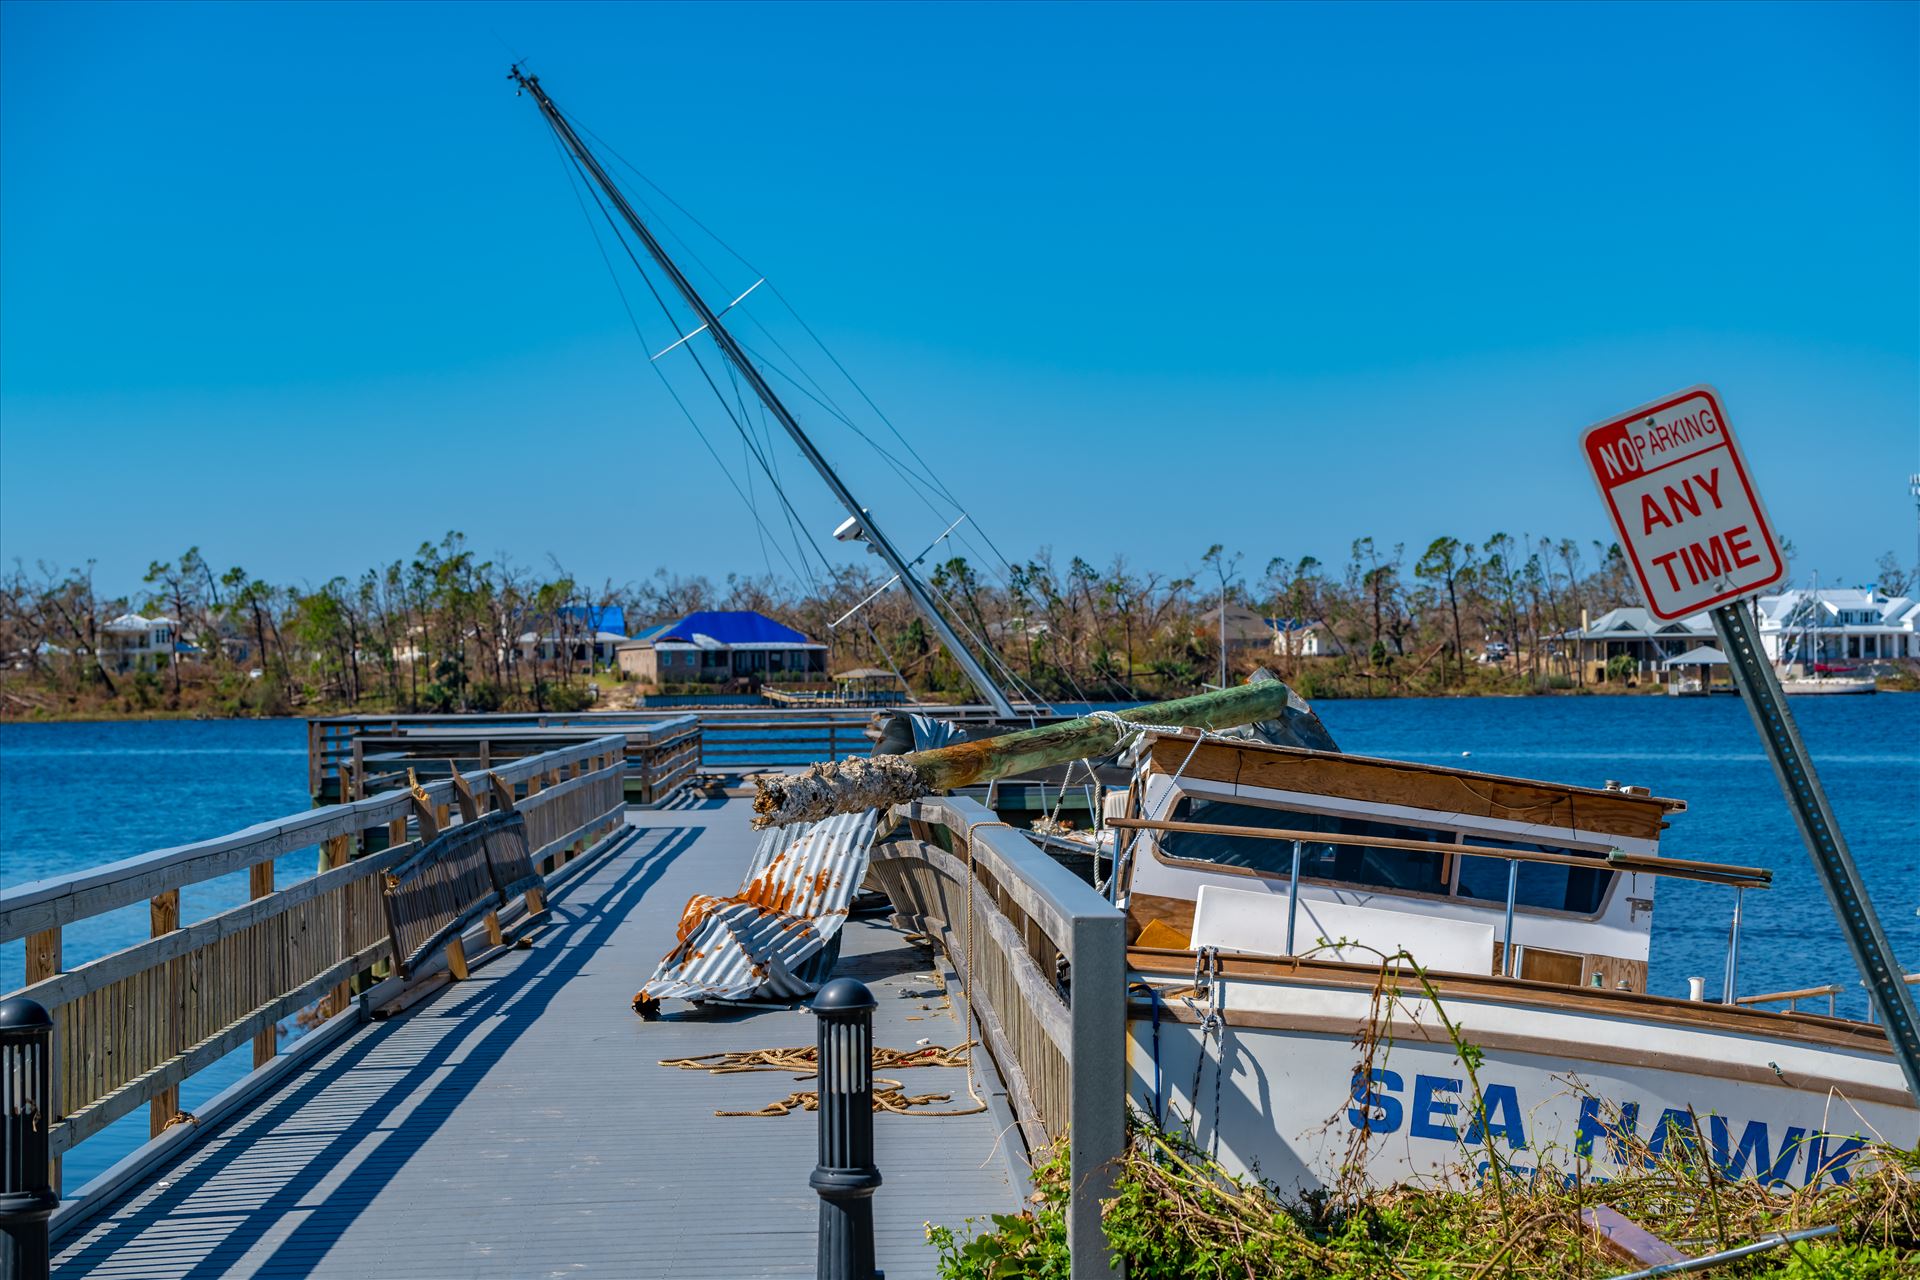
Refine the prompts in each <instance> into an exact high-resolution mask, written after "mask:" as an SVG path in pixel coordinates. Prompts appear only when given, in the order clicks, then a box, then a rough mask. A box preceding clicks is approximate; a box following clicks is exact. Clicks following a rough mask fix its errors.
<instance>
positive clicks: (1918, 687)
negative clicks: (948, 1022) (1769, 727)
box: [0, 678, 1920, 725]
mask: <svg viewBox="0 0 1920 1280" xmlns="http://www.w3.org/2000/svg"><path fill="white" fill-rule="evenodd" d="M1902 693H1920V681H1914V682H1911V683H1910V682H1907V681H1903V680H1900V679H1898V678H1894V679H1885V678H1883V679H1882V680H1881V682H1880V686H1879V689H1878V691H1877V694H1896V695H1897V694H1902ZM1877 694H1876V695H1875V696H1877ZM928 696H937V695H928ZM1162 696H1166V697H1171V696H1177V695H1153V697H1142V698H1141V699H1140V700H1139V701H1140V702H1148V701H1152V700H1154V698H1158V697H1162ZM1301 696H1302V697H1304V698H1306V699H1307V701H1308V702H1309V703H1312V704H1316V705H1317V704H1320V703H1327V702H1399V701H1419V700H1423V699H1426V700H1434V701H1441V700H1444V701H1465V700H1470V699H1482V698H1483V699H1488V700H1525V699H1532V698H1660V697H1667V696H1670V695H1668V694H1667V693H1666V688H1665V686H1664V685H1658V684H1650V685H1644V686H1632V687H1628V688H1620V687H1616V686H1612V685H1588V686H1585V687H1579V688H1572V689H1531V690H1488V689H1477V690H1472V691H1462V692H1449V691H1446V690H1431V689H1423V690H1418V691H1406V692H1389V691H1381V692H1374V693H1356V692H1347V691H1344V690H1337V691H1318V692H1315V693H1314V694H1313V695H1312V696H1308V695H1307V694H1305V693H1304V692H1303V693H1302V694H1301ZM1720 696H1723V697H1724V696H1727V695H1724V694H1723V695H1720ZM1062 701H1066V700H1064V699H1063V700H1062ZM913 705H914V704H911V703H906V704H902V708H903V709H911V707H912V706H913ZM1089 705H1092V706H1105V705H1114V706H1129V705H1138V704H1137V703H1130V702H1129V701H1128V700H1126V699H1124V698H1113V699H1106V700H1098V701H1092V702H1091V703H1090V704H1089ZM648 709H651V710H657V711H661V712H663V713H664V712H667V711H672V710H682V711H698V710H699V707H698V706H690V707H683V708H668V707H660V708H628V707H598V708H589V710H601V711H627V710H648ZM767 709H768V710H769V711H777V710H779V708H776V707H772V706H769V707H768V708H767ZM416 714H422V715H423V714H429V713H426V712H412V711H395V710H393V709H392V708H389V707H359V708H354V707H327V708H315V709H313V710H312V711H309V712H305V713H288V714H284V715H249V714H223V713H218V712H209V711H205V710H201V709H192V710H189V709H186V708H155V709H151V710H147V711H142V712H138V713H128V712H125V711H122V710H118V709H113V710H100V711H66V712H59V713H53V714H45V715H19V714H14V713H11V712H9V713H0V725H15V724H20V725H36V724H145V723H179V722H186V721H237V720H259V721H273V720H300V721H304V720H313V719H327V718H330V717H333V716H347V715H369V716H384V715H416ZM446 714H449V715H458V714H462V713H459V712H449V713H446ZM472 714H475V715H478V714H496V713H481V712H474V713H472ZM507 714H520V715H541V714H545V713H543V712H540V711H534V710H528V711H523V712H510V713H507Z"/></svg>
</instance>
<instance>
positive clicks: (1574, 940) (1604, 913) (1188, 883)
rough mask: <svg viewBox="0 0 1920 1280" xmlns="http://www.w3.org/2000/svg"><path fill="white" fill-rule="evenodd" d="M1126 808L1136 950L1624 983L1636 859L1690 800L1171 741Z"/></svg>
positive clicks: (1638, 888)
mask: <svg viewBox="0 0 1920 1280" xmlns="http://www.w3.org/2000/svg"><path fill="white" fill-rule="evenodd" d="M1129 804H1130V811H1129V815H1128V818H1124V819H1121V820H1120V821H1119V822H1117V823H1116V824H1115V825H1116V826H1119V827H1121V828H1122V829H1123V830H1124V829H1126V828H1127V827H1132V828H1134V830H1135V831H1136V832H1137V835H1136V836H1135V838H1134V839H1133V841H1132V844H1131V854H1130V857H1129V858H1128V871H1129V874H1128V875H1127V876H1126V878H1125V880H1124V884H1123V889H1122V891H1123V894H1124V897H1123V902H1124V905H1125V906H1126V908H1127V912H1128V921H1129V924H1128V934H1129V941H1130V942H1131V943H1133V944H1134V945H1137V946H1143V947H1169V948H1178V949H1198V948H1201V947H1208V946H1212V947H1217V948H1219V949H1220V950H1221V951H1222V952H1224V953H1233V952H1241V953H1246V954H1256V955H1270V956H1285V955H1313V956H1316V957H1318V958H1321V959H1335V960H1354V961H1359V962H1367V961H1372V962H1376V963H1377V961H1378V960H1379V959H1380V958H1381V957H1383V956H1388V955H1392V954H1394V953H1395V952H1398V951H1401V950H1405V951H1407V952H1408V953H1409V954H1411V955H1412V956H1413V957H1414V959H1416V960H1417V961H1419V962H1420V963H1421V964H1423V965H1424V966H1426V967H1428V968H1431V969H1437V970H1444V971H1448V972H1460V973H1474V974H1506V975H1511V976H1515V977H1520V978H1527V979H1534V980H1538V981H1543V982H1551V983H1560V984H1567V985H1580V986H1596V987H1605V988H1607V989H1609V990H1618V991H1633V992H1642V991H1645V989H1646V982H1647V956H1648V948H1649V942H1650V930H1651V920H1652V914H1653V899H1654V879H1655V876H1654V874H1653V873H1652V872H1651V871H1650V870H1649V869H1648V868H1647V864H1648V863H1650V862H1651V861H1653V860H1655V859H1658V858H1659V845H1660V833H1661V831H1662V829H1664V828H1665V826H1666V825H1667V823H1666V819H1667V817H1668V816H1669V815H1670V814H1673V813H1677V812H1680V811H1681V810H1683V809H1684V808H1685V807H1686V806H1685V804H1684V802H1682V801H1679V800H1670V799H1664V798H1661V797H1657V796H1652V795H1648V794H1647V793H1646V792H1645V791H1644V790H1643V789H1639V788H1621V787H1616V786H1609V787H1606V788H1593V787H1573V786H1565V785H1561V784H1557V783H1547V782H1536V781H1532V780H1526V779H1518V778H1506V777H1497V776H1493V775H1490V774H1485V773H1478V772H1474V771H1471V770H1466V769H1456V768H1449V767H1445V766H1440V765H1427V764H1412V763H1407V762H1404V761H1396V760H1379V759H1370V758H1367V757H1364V756H1350V755H1343V754H1339V753H1334V752H1322V751H1309V750H1304V749H1300V748H1293V747H1276V746H1268V745H1265V744H1261V743H1253V742H1247V743H1234V742H1221V741H1218V740H1213V739H1209V740H1206V741H1204V742H1199V743H1196V742H1195V741H1194V740H1193V739H1192V738H1191V737H1175V736H1166V737H1161V738H1158V739H1156V740H1153V741H1152V742H1151V743H1150V745H1149V746H1148V747H1147V748H1146V755H1145V756H1144V758H1143V760H1142V762H1141V769H1140V772H1139V774H1138V777H1137V780H1136V785H1135V790H1134V793H1133V794H1132V795H1131V797H1130V801H1129ZM1691 865H1694V864H1686V863H1675V864H1673V866H1674V868H1675V869H1679V870H1683V871H1684V869H1685V868H1686V867H1688V866H1691ZM1661 870H1662V871H1663V872H1665V871H1667V870H1668V867H1667V865H1666V864H1665V862H1664V861H1663V862H1662V865H1661ZM1703 878H1705V877H1703ZM1509 946H1511V950H1512V959H1511V961H1509V958H1508V955H1507V952H1508V949H1509Z"/></svg>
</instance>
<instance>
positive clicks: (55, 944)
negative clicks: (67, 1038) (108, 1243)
mask: <svg viewBox="0 0 1920 1280" xmlns="http://www.w3.org/2000/svg"><path fill="white" fill-rule="evenodd" d="M59 972H60V926H59V925H55V926H54V927H53V928H51V929H42V930H41V931H40V932H39V933H30V934H28V935H27V975H26V976H27V985H28V986H32V985H33V984H34V983H36V982H44V981H46V980H47V979H48V978H51V977H54V976H56V975H57V974H58V973H59ZM49 1012H51V1013H52V1014H53V1096H52V1097H51V1098H49V1099H47V1103H48V1105H49V1106H50V1107H51V1108H52V1110H53V1114H54V1116H56V1117H58V1116H59V1115H60V1114H61V1108H60V1104H61V1088H60V1079H61V1070H62V1067H63V1065H64V1064H63V1063H62V1062H61V1060H60V1054H61V1049H60V1041H61V1039H62V1036H63V1033H64V1032H65V1031H66V1029H67V1008H66V1006H65V1005H64V1004H63V1005H58V1006H55V1007H54V1008H53V1009H52V1010H50V1011H49ZM47 1182H48V1183H49V1184H50V1185H51V1186H52V1187H53V1191H54V1194H55V1195H58V1194H59V1193H60V1157H59V1156H55V1157H54V1158H53V1161H52V1164H51V1166H50V1167H49V1168H48V1170H47Z"/></svg>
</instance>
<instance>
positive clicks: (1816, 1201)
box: [928, 1125, 1920, 1280]
mask: <svg viewBox="0 0 1920 1280" xmlns="http://www.w3.org/2000/svg"><path fill="white" fill-rule="evenodd" d="M1634 1154H1636V1155H1637V1157H1638V1159H1637V1160H1636V1161H1635V1162H1632V1163H1631V1164H1630V1166H1629V1167H1628V1168H1627V1169H1625V1170H1624V1171H1623V1172H1621V1173H1620V1174H1618V1176H1616V1177H1614V1178H1613V1179H1612V1180H1611V1181H1605V1182H1585V1181H1577V1180H1576V1181H1573V1182H1570V1183H1568V1182H1563V1181H1562V1180H1560V1179H1557V1178H1553V1179H1549V1178H1536V1179H1530V1180H1529V1179H1520V1178H1516V1177H1512V1176H1509V1177H1508V1178H1507V1179H1505V1184H1506V1185H1504V1186H1502V1187H1499V1188H1498V1190H1497V1193H1496V1188H1495V1187H1494V1185H1493V1184H1491V1183H1488V1184H1486V1185H1475V1184H1474V1183H1473V1182H1472V1180H1471V1179H1470V1178H1468V1177H1467V1176H1465V1175H1462V1176H1460V1177H1457V1178H1454V1179H1450V1180H1441V1181H1437V1182H1427V1183H1424V1184H1421V1185H1407V1186H1401V1187H1395V1188H1392V1189H1388V1190H1380V1191H1370V1192H1362V1193H1360V1194H1358V1195H1357V1196H1352V1197H1343V1196H1333V1195H1325V1196H1317V1197H1311V1198H1309V1199H1308V1200H1306V1201H1304V1202H1298V1203H1290V1202H1288V1201H1286V1200H1284V1199H1283V1198H1282V1197H1281V1196H1280V1195H1279V1194H1277V1193H1276V1191H1275V1189H1274V1188H1272V1187H1271V1186H1268V1185H1265V1184H1262V1183H1260V1182H1258V1181H1255V1180H1253V1179H1249V1178H1236V1177H1232V1176H1230V1175H1229V1174H1227V1173H1226V1172H1225V1171H1224V1170H1223V1169H1221V1168H1220V1166H1219V1165H1218V1164H1216V1163H1214V1162H1213V1161H1211V1160H1209V1159H1208V1158H1207V1157H1206V1156H1205V1155H1204V1154H1203V1153H1201V1152H1200V1151H1198V1150H1196V1149H1195V1148H1193V1147H1192V1146H1191V1145H1190V1144H1188V1143H1187V1142H1185V1141H1184V1140H1183V1139H1182V1138H1181V1137H1179V1136H1177V1135H1174V1134H1169V1133H1166V1132H1163V1131H1160V1130H1157V1129H1153V1128H1150V1127H1147V1126H1145V1125H1140V1126H1137V1127H1136V1128H1135V1129H1134V1131H1133V1134H1132V1139H1131V1141H1130V1143H1129V1146H1128V1150H1127V1153H1126V1156H1125V1157H1124V1159H1123V1162H1122V1168H1121V1170H1120V1177H1119V1180H1118V1185H1117V1187H1116V1191H1115V1195H1114V1197H1113V1198H1112V1199H1111V1200H1110V1201H1108V1202H1107V1203H1106V1206H1105V1225H1106V1236H1107V1243H1108V1246H1109V1247H1110V1248H1111V1249H1112V1251H1113V1254H1114V1256H1115V1257H1116V1258H1117V1259H1119V1260H1120V1261H1122V1262H1124V1264H1125V1265H1126V1268H1127V1274H1128V1275H1130V1276H1135V1277H1148V1276H1151V1277H1163V1276H1164V1277H1195V1278H1199V1277H1208V1278H1210V1280H1211V1278H1214V1277H1218V1278H1221V1280H1226V1278H1229V1277H1245V1278H1246V1280H1255V1278H1259V1280H1265V1278H1267V1277H1275V1278H1285V1280H1296V1278H1297V1280H1308V1278H1309V1277H1312V1278H1314V1280H1321V1278H1325V1280H1349V1278H1350V1280H1371V1278H1372V1277H1400V1278H1402V1280H1438V1278H1439V1277H1461V1278H1463V1280H1465V1278H1468V1277H1482V1276H1485V1277H1506V1276H1513V1277H1539V1278H1542V1280H1544V1278H1548V1277H1551V1280H1595V1278H1599V1277H1606V1276H1614V1275H1619V1274H1621V1273H1623V1272H1628V1271H1635V1270H1638V1269H1639V1268H1638V1267H1636V1266H1633V1265H1631V1264H1627V1263H1623V1262H1622V1261H1621V1260H1619V1259H1618V1258H1615V1257H1610V1256H1608V1255H1607V1254H1605V1253H1603V1252H1601V1250H1600V1248H1599V1246H1598V1237H1597V1236H1596V1235H1595V1234H1594V1232H1593V1230H1592V1229H1591V1228H1590V1227H1588V1226H1587V1225H1585V1224H1584V1223H1583V1222H1582V1220H1581V1216H1580V1214H1581V1210H1583V1209H1591V1208H1595V1207H1598V1206H1607V1207H1610V1208H1613V1209H1615V1210H1617V1211H1619V1212H1620V1213H1622V1214H1625V1215H1626V1216H1627V1217H1629V1218H1631V1219H1633V1220H1634V1221H1635V1222H1636V1223H1638V1224H1640V1225H1641V1226H1643V1227H1645V1228H1646V1229H1648V1230H1650V1231H1652V1232H1654V1233H1655V1234H1657V1235H1659V1236H1661V1237H1663V1238H1664V1239H1666V1240H1667V1241H1669V1242H1670V1243H1672V1244H1674V1245H1676V1246H1678V1247H1680V1248H1682V1249H1684V1250H1685V1251H1687V1252H1688V1253H1689V1254H1694V1255H1699V1254H1706V1253H1712V1252H1715V1251H1718V1250H1720V1249H1724V1248H1729V1247H1732V1246H1736V1245H1740V1244H1744V1243H1746V1242H1748V1241H1752V1240H1757V1239H1760V1238H1761V1237H1764V1236H1768V1235H1772V1234H1774V1233H1778V1232H1791V1231H1799V1230H1803V1229H1805V1228H1809V1227H1818V1226H1825V1225H1827V1224H1829V1223H1833V1224H1837V1225H1839V1227H1840V1231H1839V1233H1838V1234H1837V1235H1835V1236H1832V1237H1827V1238H1824V1239H1821V1240H1816V1241H1808V1242H1804V1243H1800V1244H1794V1245H1788V1246H1784V1247H1782V1248H1779V1249H1775V1250H1773V1251H1771V1252H1768V1253H1764V1254H1759V1255H1756V1256H1755V1257H1752V1258H1750V1259H1747V1260H1744V1261H1740V1262H1734V1263H1728V1264H1724V1265H1722V1266H1719V1267H1716V1268H1714V1270H1713V1272H1712V1274H1713V1275H1714V1276H1716V1277H1743V1278H1751V1277H1760V1276H1766V1277H1777V1278H1778V1280H1827V1278H1832V1280H1839V1278H1840V1277H1849V1278H1853V1277H1858V1278H1859V1280H1894V1278H1895V1277H1912V1276H1916V1275H1920V1154H1917V1153H1915V1152H1909V1151H1901V1150H1898V1149H1896V1148H1892V1147H1888V1146H1885V1145H1879V1144H1876V1145H1872V1146H1870V1147H1868V1148H1866V1149H1865V1150H1863V1151H1862V1152H1861V1153H1860V1156H1859V1157H1857V1158H1856V1162H1855V1170H1856V1171H1855V1172H1854V1173H1853V1175H1852V1177H1851V1179H1850V1180H1848V1181H1845V1182H1839V1183H1835V1182H1831V1181H1829V1182H1826V1183H1825V1184H1824V1185H1821V1186H1819V1187H1817V1188H1804V1187H1803V1188H1793V1189H1789V1188H1786V1187H1779V1186H1771V1187H1770V1186H1767V1185H1764V1184H1762V1183H1760V1182H1757V1181H1752V1180H1742V1181H1733V1180H1729V1179H1728V1178H1726V1177H1725V1176H1723V1175H1722V1174H1721V1173H1720V1172H1719V1171H1718V1170H1717V1168H1715V1166H1714V1165H1713V1162H1712V1161H1711V1160H1710V1159H1703V1158H1698V1156H1697V1155H1690V1154H1689V1153H1688V1152H1687V1151H1686V1150H1685V1149H1684V1148H1683V1147H1678V1146H1676V1147H1674V1148H1671V1149H1670V1150H1668V1151H1667V1152H1663V1153H1661V1154H1660V1155H1658V1156H1655V1155H1653V1154H1652V1153H1651V1152H1648V1151H1646V1150H1645V1149H1644V1148H1643V1149H1642V1150H1640V1151H1638V1152H1636V1153H1634ZM1034 1182H1035V1186H1036V1188H1037V1191H1036V1192H1035V1195H1034V1204H1033V1207H1032V1208H1031V1209H1029V1210H1028V1211H1026V1212H1024V1213H1019V1214H996V1215H994V1216H993V1219H992V1223H991V1227H990V1228H986V1229H982V1230H977V1231H975V1232H972V1233H970V1234H969V1233H966V1232H956V1231H953V1230H951V1229H949V1228H945V1227H935V1226H930V1227H929V1228H928V1238H929V1239H930V1240H931V1241H932V1243H933V1245H934V1247H935V1248H936V1249H938V1250H939V1254H940V1274H941V1275H942V1276H943V1277H945V1280H1012V1278H1014V1277H1023V1278H1031V1280H1052V1278H1053V1277H1059V1278H1060V1280H1065V1277H1066V1276H1067V1265H1068V1257H1067V1232H1066V1208H1067V1170H1066V1159H1065V1153H1064V1149H1062V1150H1061V1151H1060V1152H1058V1153H1056V1154H1055V1155H1054V1157H1053V1158H1052V1159H1050V1160H1049V1161H1048V1162H1046V1163H1045V1164H1043V1165H1042V1166H1041V1167H1040V1168H1039V1169H1037V1170H1036V1171H1035V1179H1034ZM982 1225H983V1227H984V1226H985V1224H982Z"/></svg>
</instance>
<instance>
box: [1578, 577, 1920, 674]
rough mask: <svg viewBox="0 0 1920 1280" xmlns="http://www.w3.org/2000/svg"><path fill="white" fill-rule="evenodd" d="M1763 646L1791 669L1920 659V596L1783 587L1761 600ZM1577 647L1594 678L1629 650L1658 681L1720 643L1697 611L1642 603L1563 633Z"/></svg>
mask: <svg viewBox="0 0 1920 1280" xmlns="http://www.w3.org/2000/svg"><path fill="white" fill-rule="evenodd" d="M1753 611H1754V617H1755V621H1756V623H1757V625H1758V630H1759V632H1760V644H1761V647H1762V648H1763V649H1764V650H1765V651H1766V654H1767V657H1768V658H1770V659H1772V661H1773V662H1774V664H1775V665H1776V666H1780V667H1783V668H1785V669H1786V670H1787V671H1788V672H1789V673H1792V672H1796V671H1799V670H1801V669H1802V668H1803V667H1804V666H1805V664H1807V663H1809V662H1819V663H1825V664H1828V665H1847V664H1852V663H1861V662H1876V661H1885V660H1890V659H1894V658H1920V601H1916V600H1911V599H1908V598H1907V597H1905V596H1889V595H1886V594H1884V593H1882V592H1880V591H1877V590H1875V589H1874V588H1872V587H1864V588H1861V587H1844V588H1842V587H1831V588H1829V587H1822V588H1821V589H1820V590H1818V591H1811V590H1806V591H1802V590H1795V591H1783V592H1780V593H1779V594H1777V595H1770V596H1760V597H1758V598H1756V599H1755V600H1754V601H1753ZM1555 639H1557V640H1559V641H1560V642H1561V643H1563V644H1565V645H1567V646H1569V647H1570V648H1571V649H1572V651H1573V656H1574V661H1575V665H1576V666H1577V667H1578V669H1579V670H1580V671H1581V672H1582V673H1583V678H1584V679H1585V680H1587V681H1589V682H1594V681H1599V680H1604V679H1605V678H1606V668H1607V664H1608V662H1610V661H1611V660H1613V659H1614V658H1616V657H1619V656H1621V655H1623V654H1624V655H1625V656H1627V657H1629V658H1631V659H1632V660H1633V664H1634V672H1635V674H1636V676H1638V677H1641V678H1653V679H1657V678H1659V677H1660V676H1661V674H1662V673H1663V672H1664V671H1665V670H1666V669H1667V662H1668V660H1669V659H1672V658H1676V657H1679V656H1680V655H1682V654H1684V653H1686V652H1687V651H1688V650H1691V649H1694V648H1697V647H1699V646H1700V645H1717V644H1718V643H1719V642H1718V640H1717V639H1716V637H1715V635H1714V630H1713V621H1712V619H1711V618H1709V617H1708V616H1707V615H1706V614H1705V613H1696V614H1693V615H1691V616H1689V617H1686V618H1682V619H1680V620H1679V621H1677V622H1661V621H1660V620H1658V619H1657V618H1655V617H1654V616H1653V615H1652V614H1650V613H1648V612H1647V611H1646V610H1645V609H1643V608H1641V607H1639V606H1638V605H1629V606H1625V607H1622V608H1619V609H1609V610H1607V612H1605V613H1603V614H1601V615H1600V616H1599V617H1598V618H1595V619H1592V620H1591V621H1588V620H1586V619H1585V618H1584V617H1583V618H1582V625H1581V626H1580V628H1579V629H1578V630H1574V631H1567V632H1564V633H1562V634H1561V635H1559V636H1557V637H1555Z"/></svg>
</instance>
